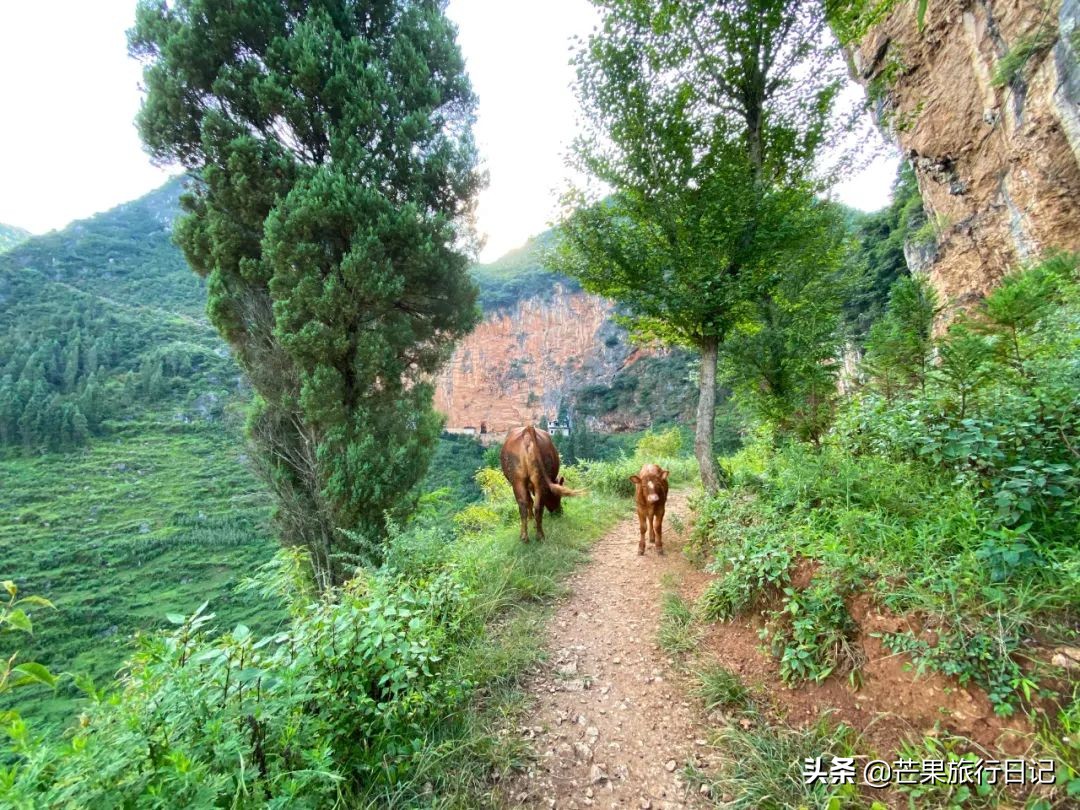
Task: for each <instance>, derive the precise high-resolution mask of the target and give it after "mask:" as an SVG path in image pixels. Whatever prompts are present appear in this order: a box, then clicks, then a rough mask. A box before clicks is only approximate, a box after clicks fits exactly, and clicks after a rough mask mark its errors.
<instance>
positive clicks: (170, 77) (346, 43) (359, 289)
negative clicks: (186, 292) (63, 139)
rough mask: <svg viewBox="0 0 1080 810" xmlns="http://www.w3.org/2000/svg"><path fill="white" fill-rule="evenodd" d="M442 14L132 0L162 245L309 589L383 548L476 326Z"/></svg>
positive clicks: (469, 117)
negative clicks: (169, 166) (216, 344)
mask: <svg viewBox="0 0 1080 810" xmlns="http://www.w3.org/2000/svg"><path fill="white" fill-rule="evenodd" d="M444 6H445V3H443V2H437V0H397V1H396V2H391V1H390V0H381V1H379V2H369V3H360V4H357V3H352V2H346V0H327V1H326V2H302V1H301V2H285V1H284V0H277V1H274V0H264V1H263V2H255V3H242V4H221V3H217V2H210V0H177V2H169V3H166V2H163V1H162V0H143V2H141V3H140V5H139V7H138V11H137V16H136V23H135V27H134V29H133V30H132V31H131V33H130V35H129V42H130V50H131V53H132V54H133V55H134V56H135V57H137V58H139V59H141V60H143V61H144V63H145V69H144V79H145V84H146V88H147V96H146V100H145V103H144V105H143V108H142V110H141V112H140V114H139V118H138V125H139V130H140V132H141V134H142V137H143V140H144V142H145V143H146V146H147V148H148V149H149V151H150V153H151V154H152V155H153V156H154V158H156V159H158V160H160V161H165V162H177V163H180V164H181V165H183V166H184V167H185V168H186V169H187V170H188V171H189V173H190V174H191V176H192V178H193V181H192V189H191V192H190V193H189V194H187V195H185V197H184V198H183V199H182V206H183V208H184V210H185V211H186V212H187V215H186V216H185V217H183V218H182V219H181V220H180V221H179V222H178V224H177V227H176V239H177V241H178V243H179V244H180V246H181V247H182V249H183V251H184V254H185V256H186V257H187V259H188V261H189V263H190V264H191V266H192V267H193V269H194V270H195V271H196V272H197V273H198V274H199V275H201V276H204V277H206V278H207V279H208V289H209V303H208V309H209V313H210V316H211V318H212V320H213V322H214V324H215V325H216V326H217V328H218V329H219V330H220V331H221V333H222V334H223V335H224V336H225V337H226V339H227V340H228V341H229V343H230V344H231V345H232V346H233V348H234V349H235V351H236V355H237V357H238V359H239V361H240V363H241V364H242V365H243V367H244V368H245V370H246V371H247V372H248V374H249V376H250V378H251V381H252V384H253V385H254V387H255V389H256V391H257V392H258V397H257V400H256V408H255V412H254V413H253V415H252V417H251V423H250V424H251V435H252V437H253V439H254V441H255V442H256V444H257V446H258V447H259V449H260V451H261V452H260V454H259V455H260V457H261V459H262V462H263V464H264V466H265V472H266V476H267V478H268V480H269V482H270V484H271V486H272V488H273V490H274V491H275V493H276V495H277V498H278V506H279V509H278V517H279V524H280V527H281V531H282V534H283V539H284V540H285V541H286V542H287V543H290V544H302V545H304V546H306V547H307V548H309V549H310V550H311V552H312V554H313V558H314V562H315V570H316V573H317V578H318V581H319V583H320V585H321V586H324V587H325V586H328V585H330V584H332V583H334V582H340V581H341V580H342V579H344V577H345V576H346V574H347V572H348V571H349V570H350V566H352V565H353V564H355V563H356V562H358V561H360V560H363V559H364V558H371V557H377V556H378V550H379V547H380V542H381V537H382V532H383V528H384V524H383V516H384V513H385V512H386V511H387V510H388V509H392V508H394V507H397V506H399V505H401V504H402V503H403V500H405V496H406V495H407V494H408V493H409V492H410V490H411V489H412V488H413V487H414V485H415V484H416V483H417V482H418V481H420V479H421V478H422V476H423V474H424V470H425V468H426V465H427V462H428V459H429V458H430V455H431V453H432V450H433V447H434V444H435V441H436V439H437V438H438V434H439V430H440V418H439V417H438V415H437V414H436V413H435V412H434V411H433V410H432V408H431V397H432V386H431V383H430V375H431V374H432V373H433V372H434V371H435V370H436V369H437V368H438V367H439V366H440V365H441V364H442V363H443V362H444V361H445V359H447V357H448V355H449V353H450V351H451V350H452V347H453V344H454V342H455V340H456V339H457V338H458V337H459V336H461V335H462V334H464V333H465V332H467V331H468V330H469V329H470V328H471V327H472V326H473V325H474V324H475V322H476V317H477V315H476V311H475V300H476V290H475V287H474V285H473V284H472V282H471V281H470V279H469V277H468V275H467V272H466V269H467V258H466V255H465V252H464V250H463V249H464V248H466V247H467V246H468V245H469V244H470V241H469V240H470V238H471V228H470V227H469V225H470V222H471V213H472V207H473V200H474V197H475V193H476V191H477V190H478V189H479V187H480V185H481V183H482V181H483V178H482V176H481V175H480V174H479V173H478V171H477V169H476V162H477V156H476V149H475V145H474V143H473V139H472V136H471V126H472V121H473V117H474V112H473V111H474V108H475V103H476V102H475V97H474V95H473V93H472V90H471V87H470V84H469V81H468V78H467V76H466V74H465V68H464V62H463V59H462V56H461V53H460V51H459V49H458V46H457V44H456V41H455V30H454V27H453V25H452V24H451V22H450V21H449V20H448V19H447V18H446V16H445V14H444ZM339 529H341V530H348V532H349V534H347V535H346V534H345V533H344V531H339ZM352 538H359V539H358V540H354V539H352Z"/></svg>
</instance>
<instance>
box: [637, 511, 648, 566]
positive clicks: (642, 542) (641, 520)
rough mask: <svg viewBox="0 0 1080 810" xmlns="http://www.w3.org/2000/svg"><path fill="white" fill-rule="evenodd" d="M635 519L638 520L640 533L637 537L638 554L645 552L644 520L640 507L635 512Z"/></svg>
mask: <svg viewBox="0 0 1080 810" xmlns="http://www.w3.org/2000/svg"><path fill="white" fill-rule="evenodd" d="M637 520H638V532H639V533H640V535H641V536H640V537H639V539H638V544H637V553H638V554H639V555H640V554H644V553H645V522H646V517H645V514H644V513H643V512H642V511H641V510H640V509H639V510H638V513H637Z"/></svg>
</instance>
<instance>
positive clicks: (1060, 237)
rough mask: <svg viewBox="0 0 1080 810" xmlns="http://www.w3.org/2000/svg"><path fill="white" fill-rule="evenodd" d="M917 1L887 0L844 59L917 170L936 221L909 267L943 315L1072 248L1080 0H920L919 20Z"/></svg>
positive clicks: (1077, 190) (1078, 173)
mask: <svg viewBox="0 0 1080 810" xmlns="http://www.w3.org/2000/svg"><path fill="white" fill-rule="evenodd" d="M917 6H918V4H917V3H915V2H908V1H907V0H900V1H899V2H897V3H896V5H895V8H894V9H893V11H892V12H891V14H890V16H889V17H888V18H887V19H885V20H884V21H883V22H881V23H880V24H878V25H877V26H876V27H874V28H873V29H871V30H870V32H869V33H868V34H867V35H866V36H865V37H864V38H863V39H862V41H861V43H860V45H859V46H858V47H857V48H854V49H853V50H852V52H851V57H852V60H851V61H852V65H853V72H854V73H855V75H856V78H857V79H858V80H859V81H860V82H861V83H862V84H863V85H864V86H866V87H867V89H868V91H869V94H870V98H871V100H872V101H873V103H874V105H875V115H876V118H877V120H878V123H879V125H880V126H881V127H882V128H883V129H884V130H886V132H887V133H888V135H889V136H890V137H891V138H893V139H894V140H895V141H896V142H897V143H898V144H899V146H900V148H901V150H902V152H903V155H904V157H905V158H906V159H908V160H910V161H911V163H912V165H913V167H914V169H915V172H916V176H917V178H918V183H919V189H920V191H921V193H922V198H923V202H924V205H925V207H926V209H927V213H928V215H929V216H930V218H931V222H932V223H933V224H934V226H935V228H936V230H937V240H936V241H937V246H936V251H934V252H933V255H932V257H926V256H920V257H916V258H918V259H920V260H921V261H920V262H917V264H919V263H921V264H923V267H924V268H925V272H927V273H928V274H929V279H930V281H931V283H932V284H933V286H934V287H935V288H936V289H937V291H938V294H939V296H940V297H941V300H942V302H943V303H944V304H945V305H946V308H947V313H948V312H955V311H956V309H957V308H962V307H964V306H967V305H970V304H971V303H973V302H975V301H977V300H979V299H980V298H981V297H982V296H984V295H985V294H986V293H987V292H988V291H989V290H991V289H992V288H993V287H994V286H995V285H996V284H997V283H998V282H999V281H1000V280H1001V278H1002V277H1003V276H1004V275H1005V274H1006V273H1007V272H1009V271H1010V270H1012V269H1014V268H1016V267H1017V266H1019V265H1020V264H1022V263H1023V262H1024V261H1026V260H1028V259H1030V258H1034V257H1036V256H1038V255H1039V254H1041V253H1043V252H1045V251H1047V250H1051V249H1055V248H1057V249H1066V250H1077V249H1080V106H1078V102H1080V67H1078V65H1077V55H1078V54H1077V51H1078V49H1080V26H1078V18H1080V0H1051V1H1050V2H1049V3H1047V2H1046V1H1045V0H930V2H929V4H928V6H927V12H926V17H925V25H924V27H923V30H922V31H920V30H919V25H918V22H917V20H916V8H917ZM1007 56H1008V57H1009V58H1008V61H1007V62H1006V63H1005V64H1006V65H1012V67H1013V68H1014V69H1012V70H1006V71H1002V70H1001V69H1000V68H999V66H1000V65H1001V64H1002V60H1003V59H1005V58H1006V57H1007ZM995 75H997V78H998V82H995ZM1002 79H1004V82H1002V81H1001V80H1002ZM998 84H1000V86H997V85H998ZM928 258H930V259H932V260H930V261H927V259H928ZM946 317H948V315H946Z"/></svg>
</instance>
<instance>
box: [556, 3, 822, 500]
mask: <svg viewBox="0 0 1080 810" xmlns="http://www.w3.org/2000/svg"><path fill="white" fill-rule="evenodd" d="M823 26H824V21H823V19H822V18H821V15H820V13H819V12H818V11H817V9H813V8H811V7H809V6H806V5H804V4H802V5H801V4H798V3H794V2H789V0H775V2H772V1H770V2H759V3H752V4H741V3H694V2H688V3H678V4H674V3H667V2H654V3H649V4H644V5H643V4H641V3H637V2H616V3H609V4H607V5H606V6H605V7H604V9H603V18H602V22H601V24H600V26H599V27H598V29H597V31H596V33H594V34H593V35H592V36H591V37H590V38H589V40H588V41H587V42H586V44H585V46H584V47H583V49H582V50H581V52H580V53H579V54H578V56H577V59H576V63H577V66H578V80H579V81H578V88H579V97H580V99H581V102H582V105H583V108H584V113H585V134H584V135H583V136H582V138H581V139H580V140H579V142H578V145H577V148H576V153H575V154H576V160H577V165H578V167H579V168H580V169H581V170H582V172H583V174H584V175H585V176H588V177H590V178H592V179H594V180H596V181H597V183H598V185H600V186H602V187H603V188H605V189H613V191H614V193H612V194H611V195H610V196H608V197H606V198H605V199H603V200H602V201H598V200H596V199H587V198H586V196H585V195H584V194H583V193H578V194H574V195H571V196H570V198H569V199H568V200H567V202H568V204H569V206H570V208H571V211H572V212H571V213H570V214H569V215H568V216H567V217H566V218H565V220H564V221H563V223H562V224H561V227H560V231H559V234H560V239H561V245H560V250H559V251H558V253H557V254H556V256H555V257H554V259H553V266H554V267H555V268H556V269H558V270H559V271H560V272H565V273H567V274H568V275H572V276H574V277H576V278H578V279H580V280H581V282H582V284H583V285H584V286H585V288H586V289H589V290H591V291H594V292H598V293H600V294H603V295H606V296H609V297H611V298H614V299H615V300H616V301H618V302H619V303H620V304H621V305H623V306H624V307H625V310H626V312H627V313H628V315H627V321H628V323H630V325H632V327H633V328H634V329H635V331H636V332H638V333H639V334H641V335H644V336H648V337H653V338H659V339H661V340H662V341H664V342H666V343H669V344H677V345H682V346H686V347H689V348H691V349H693V350H695V351H697V352H699V353H700V354H701V357H702V370H701V375H700V378H699V382H700V394H699V400H698V408H699V418H698V424H697V434H696V442H695V446H696V452H697V456H698V462H699V464H700V466H701V474H702V481H703V483H704V485H705V487H706V489H708V490H710V491H715V490H716V488H717V486H718V478H717V476H716V472H715V464H714V460H713V456H712V445H713V429H714V419H715V368H716V360H717V347H718V346H719V344H720V343H721V342H722V341H723V340H724V339H725V338H726V337H727V336H728V334H729V332H730V331H731V330H732V329H733V328H734V327H735V326H736V324H738V323H740V322H743V321H745V320H747V318H748V317H749V318H751V319H753V314H752V313H753V308H754V306H755V304H757V303H758V302H759V300H761V299H766V301H767V299H768V298H769V297H770V296H772V297H773V298H776V297H777V295H776V294H775V293H774V289H775V288H776V287H777V286H778V285H779V284H780V283H781V282H782V281H783V280H784V278H785V277H786V276H788V275H789V274H793V275H795V276H799V275H801V273H800V272H799V269H800V268H804V269H805V270H806V271H807V272H808V273H809V272H811V271H812V270H814V269H817V270H818V271H819V272H821V273H824V274H828V273H829V272H831V270H833V269H834V268H833V267H832V266H830V263H829V261H827V260H826V261H825V262H824V263H821V260H822V258H823V256H825V255H826V254H827V253H828V248H827V246H828V245H831V244H832V239H831V237H832V233H831V230H823V227H822V218H821V216H820V211H821V209H822V207H823V206H821V205H819V204H818V203H817V201H816V198H815V196H814V192H815V191H816V184H815V180H814V170H815V163H814V162H815V157H816V155H817V153H818V151H819V149H820V148H821V147H822V146H823V145H824V143H825V142H826V140H827V138H828V133H829V129H830V126H829V125H830V120H831V118H830V116H831V114H832V112H833V106H834V102H835V100H836V96H837V92H838V90H839V88H840V87H841V86H842V84H843V79H842V63H841V62H840V60H839V59H838V58H837V54H836V53H835V52H833V51H832V50H831V49H829V48H823V47H821V42H822V36H821V35H822V28H823ZM795 77H799V78H798V79H796V78H795ZM823 245H824V246H825V247H822V246H823Z"/></svg>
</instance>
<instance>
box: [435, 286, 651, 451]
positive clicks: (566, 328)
mask: <svg viewBox="0 0 1080 810" xmlns="http://www.w3.org/2000/svg"><path fill="white" fill-rule="evenodd" d="M611 313H612V305H611V302H610V301H607V300H605V299H603V298H599V297H597V296H594V295H588V294H585V293H582V292H568V291H567V290H566V289H565V288H564V287H563V286H562V285H560V284H558V283H557V282H555V283H554V287H553V290H552V292H551V294H550V295H549V296H545V297H531V298H527V299H525V300H522V301H519V302H518V303H517V304H516V305H515V306H514V307H513V308H510V309H504V310H500V311H496V312H490V313H488V314H487V316H486V317H485V319H484V321H483V322H482V323H481V324H480V325H479V326H478V327H477V328H476V329H475V330H474V331H473V332H472V334H470V335H469V336H468V337H466V338H465V339H464V340H463V341H462V342H461V343H460V344H459V346H458V348H457V350H456V351H455V352H454V356H453V359H452V360H451V361H450V363H449V364H448V365H447V366H446V367H445V368H444V369H443V371H442V373H441V374H440V375H439V377H438V379H437V381H436V383H437V384H436V392H435V407H436V408H437V409H438V410H439V411H441V412H442V413H444V414H446V417H447V419H446V426H447V428H448V429H450V430H454V431H460V430H462V429H464V428H467V427H472V428H475V429H476V431H477V432H478V433H479V431H480V429H481V426H483V427H484V428H486V430H487V431H488V432H491V433H495V434H500V435H501V434H504V433H505V432H506V431H507V430H509V429H510V428H511V427H516V426H518V425H523V424H529V423H538V421H539V420H540V418H541V417H542V416H548V417H550V418H555V417H556V416H557V415H558V414H559V411H560V408H561V407H563V406H568V405H571V404H572V401H573V397H574V395H575V394H576V393H577V392H578V391H580V390H581V389H582V388H584V387H585V386H588V385H596V384H601V385H603V384H607V383H610V381H611V380H612V379H613V378H614V376H615V375H616V373H618V371H619V370H620V369H622V368H623V367H624V366H626V365H627V364H629V363H632V362H633V360H634V359H635V357H636V356H637V352H636V351H635V350H634V349H633V348H632V347H631V346H629V345H628V344H627V342H626V339H625V338H626V335H625V332H624V331H623V330H622V329H620V328H619V327H617V326H616V325H615V324H614V323H612V321H611V320H610V315H611Z"/></svg>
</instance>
